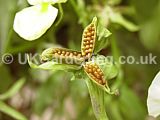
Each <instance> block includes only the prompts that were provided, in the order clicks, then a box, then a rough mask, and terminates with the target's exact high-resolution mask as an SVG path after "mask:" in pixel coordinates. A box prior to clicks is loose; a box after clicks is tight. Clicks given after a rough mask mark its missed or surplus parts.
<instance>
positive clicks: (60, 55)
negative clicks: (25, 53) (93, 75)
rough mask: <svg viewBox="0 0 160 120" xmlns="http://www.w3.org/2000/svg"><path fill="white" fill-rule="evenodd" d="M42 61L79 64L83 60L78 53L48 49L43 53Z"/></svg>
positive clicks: (63, 49) (61, 49) (60, 49)
mask: <svg viewBox="0 0 160 120" xmlns="http://www.w3.org/2000/svg"><path fill="white" fill-rule="evenodd" d="M41 59H42V61H51V60H53V61H55V62H59V63H61V62H62V63H66V64H81V63H82V62H83V61H84V59H83V56H82V54H81V52H79V51H73V50H69V49H65V48H49V49H46V50H45V51H43V53H42V55H41Z"/></svg>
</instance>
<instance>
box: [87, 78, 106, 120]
mask: <svg viewBox="0 0 160 120" xmlns="http://www.w3.org/2000/svg"><path fill="white" fill-rule="evenodd" d="M86 84H87V87H88V90H89V93H90V98H91V102H92V107H93V111H94V114H95V116H96V118H97V120H109V119H108V117H107V114H106V110H105V105H104V91H103V90H102V89H100V88H99V87H98V86H97V85H96V84H94V83H93V82H92V81H91V80H90V79H87V80H86Z"/></svg>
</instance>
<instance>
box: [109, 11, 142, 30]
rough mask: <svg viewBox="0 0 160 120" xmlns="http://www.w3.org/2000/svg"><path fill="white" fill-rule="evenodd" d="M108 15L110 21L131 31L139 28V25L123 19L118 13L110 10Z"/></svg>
mask: <svg viewBox="0 0 160 120" xmlns="http://www.w3.org/2000/svg"><path fill="white" fill-rule="evenodd" d="M109 15H110V16H109V18H110V20H111V22H113V23H117V24H120V25H122V26H123V27H125V28H126V29H127V30H129V31H131V32H135V31H138V30H139V27H138V26H137V25H135V24H133V23H132V22H130V21H128V20H127V19H125V18H124V17H123V16H122V15H121V14H120V13H117V12H113V11H111V12H110V14H109Z"/></svg>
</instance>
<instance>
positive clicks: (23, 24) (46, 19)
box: [13, 0, 67, 41]
mask: <svg viewBox="0 0 160 120" xmlns="http://www.w3.org/2000/svg"><path fill="white" fill-rule="evenodd" d="M66 1H67V0H28V3H29V4H30V5H32V6H31V7H27V8H24V9H23V10H21V11H20V12H18V13H16V15H15V19H14V24H13V29H14V31H15V32H16V33H18V35H19V36H20V37H22V38H24V39H25V40H29V41H32V40H35V39H38V38H39V37H41V36H42V35H43V34H44V33H45V32H46V31H47V30H48V29H49V28H50V27H51V25H52V24H53V23H54V21H55V19H56V17H57V14H58V9H57V8H55V7H53V6H52V5H54V4H56V3H65V2H66Z"/></svg>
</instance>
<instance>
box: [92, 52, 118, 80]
mask: <svg viewBox="0 0 160 120" xmlns="http://www.w3.org/2000/svg"><path fill="white" fill-rule="evenodd" d="M93 59H94V60H95V61H96V63H97V64H98V65H99V66H100V68H101V69H102V70H103V72H104V75H105V79H106V80H110V79H113V78H115V77H116V76H117V75H118V72H119V71H118V67H117V66H116V65H115V64H114V62H113V59H112V57H111V59H110V58H108V57H105V56H103V55H97V56H95V57H94V58H93Z"/></svg>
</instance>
